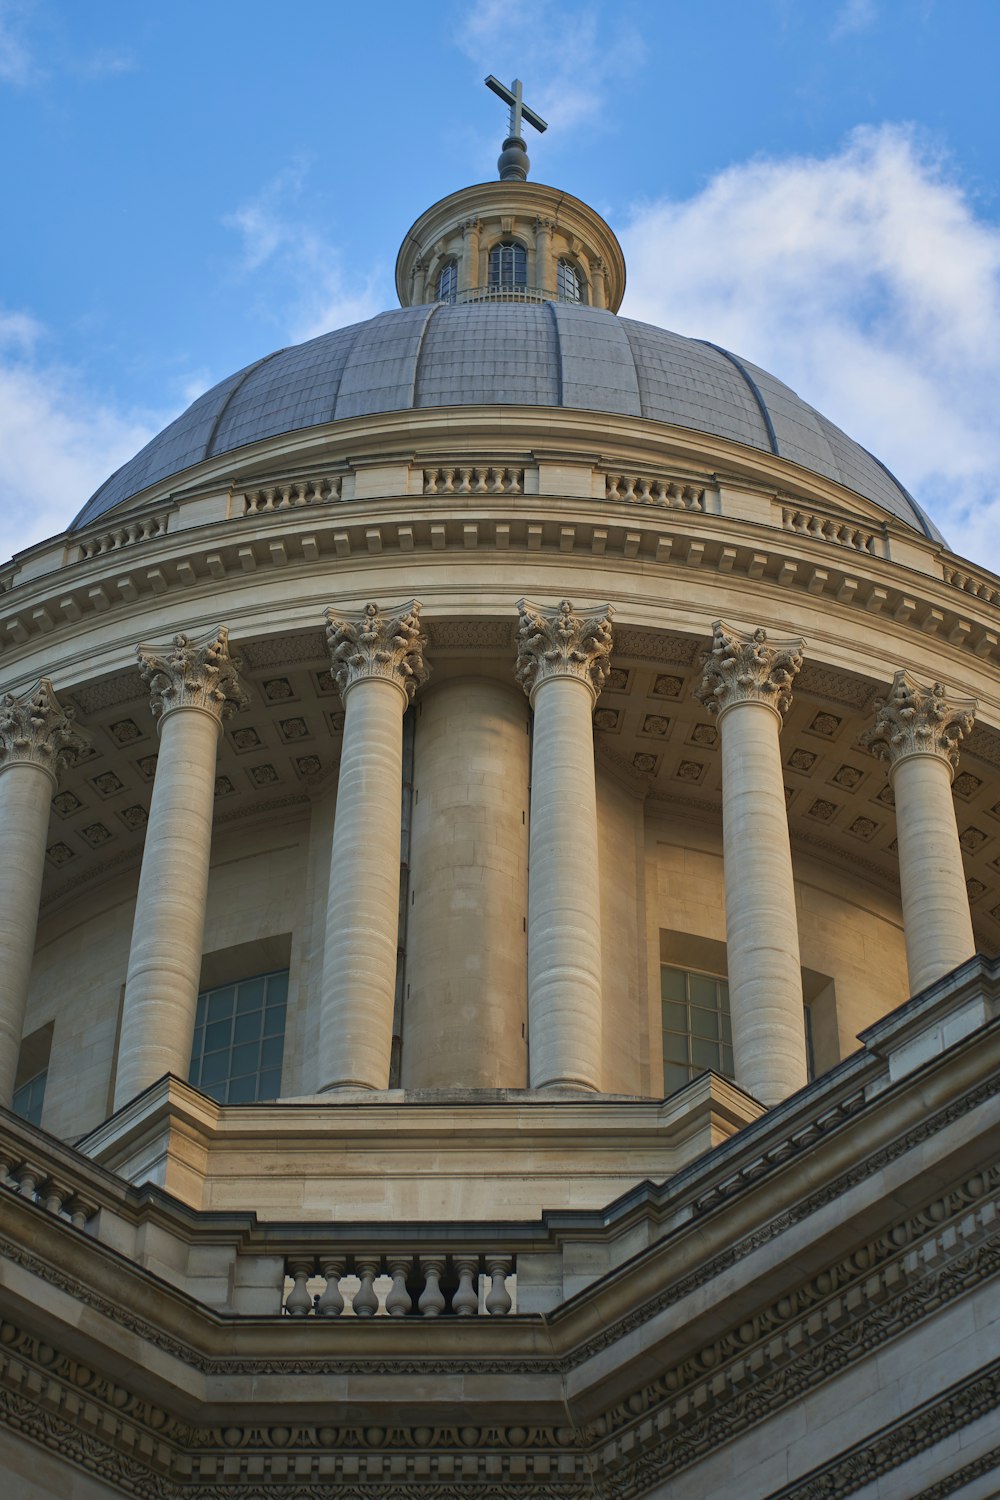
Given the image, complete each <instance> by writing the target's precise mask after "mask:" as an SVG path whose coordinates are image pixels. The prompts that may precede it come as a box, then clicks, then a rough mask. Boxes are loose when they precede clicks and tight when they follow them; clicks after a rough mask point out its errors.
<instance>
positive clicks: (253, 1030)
mask: <svg viewBox="0 0 1000 1500" xmlns="http://www.w3.org/2000/svg"><path fill="white" fill-rule="evenodd" d="M261 1020H262V1017H261V1013H260V1011H259V1010H255V1011H252V1012H251V1014H250V1015H248V1016H237V1017H236V1021H235V1024H234V1025H233V1041H234V1042H254V1041H258V1040H259V1038H260V1026H261Z"/></svg>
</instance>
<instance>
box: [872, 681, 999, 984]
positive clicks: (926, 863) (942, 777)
mask: <svg viewBox="0 0 1000 1500" xmlns="http://www.w3.org/2000/svg"><path fill="white" fill-rule="evenodd" d="M975 713H976V704H975V701H974V700H973V699H971V698H963V699H948V698H946V697H945V692H944V688H943V687H942V686H941V684H940V683H939V682H935V683H934V685H933V686H932V687H923V686H921V684H920V683H918V682H917V681H916V679H915V678H913V677H911V676H910V674H909V672H905V671H901V672H897V673H896V675H895V676H894V677H893V679H892V687H891V688H890V689H889V693H888V696H887V697H886V698H881V699H879V700H878V701H877V702H876V705H875V723H874V724H873V725H872V727H871V728H870V729H868V730H866V731H865V733H864V734H863V735H862V736H861V740H862V743H863V744H865V745H867V746H868V748H869V749H870V750H871V751H872V753H873V754H874V755H877V756H878V757H879V759H880V760H885V761H888V763H889V781H890V783H891V785H892V789H893V793H894V795H895V799H896V837H897V841H898V844H899V884H900V890H901V894H902V898H903V935H904V938H905V940H906V966H907V969H908V971H909V977H910V992H911V994H916V993H917V991H918V990H922V989H924V988H925V986H926V985H928V984H933V982H934V980H935V979H940V978H941V975H942V974H947V973H948V972H949V970H951V969H954V968H955V967H956V965H957V964H960V963H964V961H965V960H966V959H967V958H971V956H972V954H973V953H974V952H975V950H976V944H975V939H974V938H973V935H972V917H971V915H970V913H969V898H968V895H967V894H966V889H965V871H964V869H963V868H962V849H961V846H960V844H959V842H958V826H957V824H956V822H955V804H954V802H953V801H952V795H951V783H952V780H953V779H954V776H955V771H956V769H957V767H958V747H959V744H960V743H961V741H962V739H963V737H964V736H965V735H967V734H968V733H969V731H970V729H971V728H972V725H973V721H974V718H975Z"/></svg>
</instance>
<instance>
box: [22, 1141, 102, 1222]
mask: <svg viewBox="0 0 1000 1500" xmlns="http://www.w3.org/2000/svg"><path fill="white" fill-rule="evenodd" d="M68 1177H69V1174H68V1173H66V1172H65V1169H63V1170H60V1169H56V1170H55V1171H53V1169H52V1166H51V1164H50V1163H47V1162H46V1161H45V1159H44V1156H35V1155H31V1156H24V1155H22V1154H21V1152H20V1151H18V1150H17V1149H16V1147H14V1148H13V1149H12V1147H11V1143H10V1142H8V1141H3V1142H2V1143H0V1192H2V1191H4V1190H6V1191H7V1192H9V1193H16V1194H17V1196H18V1197H19V1198H26V1199H27V1200H28V1202H29V1203H34V1204H36V1205H37V1206H38V1207H39V1208H41V1209H44V1211H45V1212H46V1213H49V1214H53V1215H54V1216H55V1217H56V1218H57V1219H63V1220H65V1222H66V1223H67V1224H72V1226H73V1228H74V1229H83V1230H85V1229H86V1228H87V1226H88V1224H90V1223H91V1221H92V1220H93V1217H94V1214H95V1213H96V1211H97V1210H96V1206H95V1204H94V1203H93V1202H92V1201H91V1200H90V1199H89V1198H88V1197H87V1196H86V1195H85V1194H83V1193H81V1192H80V1191H79V1190H78V1189H77V1188H76V1187H74V1186H73V1185H72V1184H71V1183H70V1182H69V1180H68Z"/></svg>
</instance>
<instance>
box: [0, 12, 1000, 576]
mask: <svg viewBox="0 0 1000 1500" xmlns="http://www.w3.org/2000/svg"><path fill="white" fill-rule="evenodd" d="M998 64H1000V0H683V3H681V0H659V3H651V0H618V3H605V0H597V3H593V4H587V3H586V0H584V3H581V4H562V3H554V0H553V3H547V0H535V3H531V4H529V3H526V0H505V3H503V4H499V3H494V0H483V3H479V4H467V5H460V4H454V3H451V0H439V3H438V4H437V5H435V6H433V7H431V8H430V9H428V8H427V7H419V6H414V5H412V4H411V3H410V4H402V3H395V0H389V3H374V4H370V5H368V6H363V5H358V4H350V5H349V4H346V3H341V0H326V3H320V0H286V3H285V4H284V5H280V6H279V5H278V4H277V3H275V0H269V3H264V0H239V3H236V0H198V3H195V0H0V139H2V140H3V141H4V143H5V146H6V149H5V150H4V152H3V155H2V163H3V165H2V173H3V184H2V185H3V204H4V213H3V226H4V227H3V234H2V238H0V551H3V552H4V553H5V554H9V553H10V552H12V551H16V550H18V549H19V548H21V547H23V546H26V545H28V544H30V543H31V542H32V541H34V540H37V539H38V538H40V537H42V536H45V535H49V534H51V533H53V532H56V531H58V530H60V529H61V528H62V526H64V525H65V524H66V522H67V521H68V520H69V518H70V517H71V516H72V515H73V514H74V513H75V511H76V510H77V509H78V507H79V506H80V505H81V504H82V503H83V501H84V500H85V499H86V497H87V495H88V494H89V492H90V491H91V490H92V489H93V488H95V487H96V485H97V484H98V483H99V482H100V480H101V479H102V478H103V477H104V476H105V475H106V473H107V472H108V471H110V470H111V469H112V468H114V467H116V466H117V465H118V464H119V463H121V462H122V461H124V459H125V458H127V457H128V456H130V454H131V453H132V452H133V451H135V449H137V448H138V447H139V446H141V444H142V443H143V442H144V441H145V440H146V438H147V437H148V436H149V435H151V433H152V432H153V431H155V430H156V429H157V428H158V427H160V426H162V425H164V424H165V422H167V421H168V420H170V418H171V417H172V416H174V415H175V414H176V413H177V412H178V411H179V410H180V409H181V408H182V407H183V406H184V405H186V404H187V402H188V401H189V400H191V399H193V397H194V396H195V395H196V394H198V392H199V391H200V390H202V389H204V388H205V387H206V386H207V385H209V384H212V383H214V382H215V381H216V380H218V379H220V378H221V377H222V376H223V375H225V374H227V373H229V372H230V371H231V370H233V369H236V368H238V367H239V366H241V365H243V364H246V363H248V362H249V361H250V360H252V359H255V358H257V357H259V356H260V355H261V354H263V353H265V352H267V351H269V350H271V349H273V348H276V347H279V346H280V345H283V344H286V343H289V342H294V341H296V340H298V339H301V338H306V337H309V336H311V335H313V334H315V333H318V332H321V331H323V330H324V329H326V328H330V327H334V326H337V325H338V324H342V323H345V322H351V321H354V320H356V319H358V318H362V317H367V316H370V315H371V314H372V313H374V312H376V311H378V310H379V309H380V308H382V307H386V306H392V305H394V303H395V296H394V292H393V284H392V269H393V263H394V260H395V255H396V250H397V247H398V245H399V242H400V240H401V238H402V235H403V233H404V231H405V230H406V228H407V227H408V225H409V224H410V223H411V222H412V220H413V219H415V218H416V216H417V215H418V214H419V213H420V212H421V211H422V210H423V208H425V207H426V206H427V205H428V204H429V203H431V202H433V201H434V200H435V199H437V198H439V197H441V196H442V195H443V194H445V193H448V192H451V191H453V190H454V189H456V188H458V187H460V186H462V185H463V184H465V183H467V182H472V181H481V180H483V179H485V178H490V177H492V176H493V175H494V173H495V159H496V155H497V151H498V149H499V145H500V142H501V139H502V136H503V133H504V124H505V117H504V111H503V107H502V106H501V104H500V103H499V101H498V100H496V99H495V98H494V97H493V96H492V95H491V94H489V93H488V92H487V91H486V90H485V89H484V88H483V84H482V80H483V77H484V76H485V74H486V73H488V72H493V73H496V74H498V75H499V76H500V77H502V78H504V79H507V80H509V79H510V78H511V77H513V76H514V74H515V73H517V74H519V75H520V76H521V77H522V78H523V79H524V83H525V97H526V99H527V100H528V101H529V102H530V103H532V104H534V106H535V107H536V108H537V109H538V110H539V111H540V112H541V113H542V114H543V115H545V116H546V118H547V119H548V120H549V122H550V129H549V131H548V132H547V134H546V135H545V136H544V137H535V138H534V139H533V140H532V141H531V142H530V143H529V149H530V151H531V155H532V160H533V170H532V175H533V176H534V177H537V178H539V179H540V180H543V181H547V182H552V183H554V184H556V185H558V186H561V187H565V188H567V189H568V190H569V191H571V192H573V193H575V194H576V195H577V196H579V197H582V198H584V199H586V200H587V201H588V202H590V203H592V204H593V205H594V207H596V208H597V209H598V210H599V211H600V212H601V213H603V214H604V215H605V217H606V218H607V219H608V220H609V222H610V223H611V225H612V226H613V227H614V229H615V230H616V232H617V233H618V235H619V237H620V238H621V240H622V242H623V245H624V246H625V249H626V254H627V257H628V261H629V291H628V293H627V297H626V303H625V306H624V308H623V312H626V313H628V314H630V315H632V316H635V317H640V318H645V319H648V320H649V321H651V322H655V323H660V324H662V325H664V326H666V327H670V328H675V329H677V330H678V331H680V332H682V333H690V334H694V335H697V336H700V337H705V338H709V339H712V340H713V341H715V342H719V343H723V344H727V345H728V346H729V347H731V348H733V349H735V350H736V351H737V352H739V353H741V354H744V355H746V356H747V357H749V358H751V359H754V360H756V361H757V362H759V363H761V364H763V365H765V366H766V367H768V368H770V369H772V370H774V372H775V373H776V374H777V375H779V376H780V377H781V378H783V379H785V380H787V381H788V383H789V384H791V385H792V386H793V387H794V388H795V389H797V390H798V391H799V393H800V394H801V395H802V396H804V397H805V398H806V399H807V400H809V401H811V402H813V404H815V405H817V406H819V407H820V408H821V409H822V410H824V411H825V412H826V413H827V414H828V415H829V416H830V417H832V418H833V419H834V420H835V421H837V422H839V423H840V424H841V425H842V426H844V427H845V428H846V430H847V431H848V432H850V433H851V435H852V436H855V437H857V438H858V439H859V440H860V441H862V442H864V443H865V444H866V446H868V447H870V448H872V449H873V450H874V451H875V452H877V453H878V454H879V456H880V457H881V458H882V459H883V460H884V461H885V462H887V463H888V464H889V465H890V467H892V468H893V469H894V470H895V471H896V472H897V473H898V474H899V476H900V478H901V479H902V480H903V481H904V483H906V484H907V485H908V486H909V487H910V488H911V489H913V491H914V492H915V493H916V495H917V497H918V499H920V500H921V501H922V502H923V503H924V504H925V505H926V506H927V507H928V508H929V509H930V510H931V511H932V513H933V514H934V515H935V518H936V519H937V520H938V522H939V524H940V525H941V526H942V528H943V529H944V530H945V532H946V534H947V535H948V537H949V539H950V540H951V542H952V544H953V545H954V546H955V548H956V550H958V551H960V552H962V553H964V554H965V555H968V556H971V557H974V558H976V559H977V560H980V561H982V562H985V563H987V564H989V565H991V566H992V567H993V568H995V569H1000V477H998V476H1000V420H998V416H997V413H998V410H1000V118H998V116H1000V90H998V89H997V85H996V77H997V71H998Z"/></svg>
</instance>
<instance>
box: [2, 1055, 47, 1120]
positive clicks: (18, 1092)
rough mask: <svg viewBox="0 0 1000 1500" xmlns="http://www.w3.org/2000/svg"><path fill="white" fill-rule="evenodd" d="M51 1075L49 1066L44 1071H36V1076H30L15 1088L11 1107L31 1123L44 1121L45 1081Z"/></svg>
mask: <svg viewBox="0 0 1000 1500" xmlns="http://www.w3.org/2000/svg"><path fill="white" fill-rule="evenodd" d="M48 1076H49V1070H48V1068H46V1069H45V1071H44V1072H43V1073H36V1074H35V1076H34V1078H29V1079H28V1081H27V1082H26V1083H22V1084H21V1086H20V1087H19V1088H16V1089H15V1090H14V1097H13V1099H12V1100H11V1109H12V1110H13V1111H14V1113H15V1114H16V1115H20V1116H21V1119H22V1120H27V1122H28V1124H29V1125H40V1124H41V1123H42V1105H43V1103H44V1102H45V1081H46V1079H47V1078H48Z"/></svg>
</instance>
